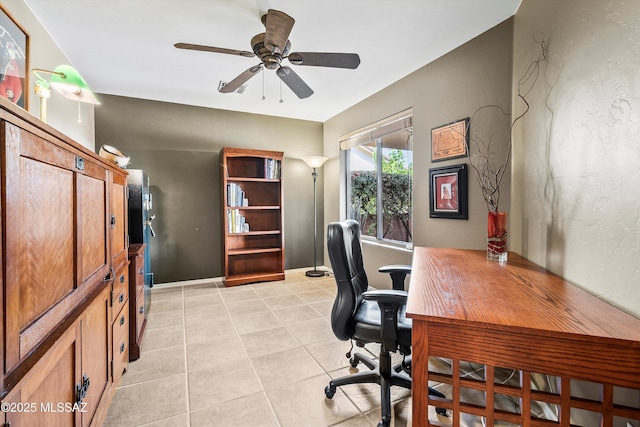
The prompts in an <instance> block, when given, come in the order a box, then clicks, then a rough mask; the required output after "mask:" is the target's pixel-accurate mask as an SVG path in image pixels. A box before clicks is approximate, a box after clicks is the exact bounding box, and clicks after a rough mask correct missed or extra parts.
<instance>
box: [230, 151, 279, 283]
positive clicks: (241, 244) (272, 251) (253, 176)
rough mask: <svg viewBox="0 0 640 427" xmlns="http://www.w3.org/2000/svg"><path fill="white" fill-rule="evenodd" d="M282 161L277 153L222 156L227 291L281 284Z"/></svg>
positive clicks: (266, 152) (238, 153) (245, 153)
mask: <svg viewBox="0 0 640 427" xmlns="http://www.w3.org/2000/svg"><path fill="white" fill-rule="evenodd" d="M282 158H283V153H282V152H279V151H263V150H247V149H240V148H223V149H222V151H221V152H220V162H221V171H222V185H223V187H222V206H223V210H224V211H223V215H222V216H223V231H224V239H223V254H224V260H223V262H224V278H225V285H226V286H235V285H240V284H245V283H251V282H260V281H271V280H283V279H284V233H283V225H284V222H283V209H282V200H283V190H282Z"/></svg>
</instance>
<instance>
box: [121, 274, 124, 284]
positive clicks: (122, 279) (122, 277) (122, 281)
mask: <svg viewBox="0 0 640 427" xmlns="http://www.w3.org/2000/svg"><path fill="white" fill-rule="evenodd" d="M120 283H124V274H123V275H122V276H120Z"/></svg>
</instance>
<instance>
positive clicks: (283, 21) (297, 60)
mask: <svg viewBox="0 0 640 427" xmlns="http://www.w3.org/2000/svg"><path fill="white" fill-rule="evenodd" d="M295 22H296V21H295V20H294V19H293V18H292V17H290V16H289V15H287V14H286V13H284V12H281V11H279V10H275V9H269V10H268V12H267V13H266V14H265V15H263V16H262V23H263V24H264V26H265V27H266V31H265V32H264V33H260V34H257V35H255V36H254V37H253V38H252V39H251V47H252V48H253V52H247V51H241V50H235V49H225V48H221V47H213V46H203V45H197V44H190V43H176V44H175V45H174V46H175V47H177V48H178V49H190V50H201V51H205V52H216V53H225V54H229V55H240V56H245V57H247V58H253V57H254V56H257V57H258V58H260V61H261V63H260V64H257V65H253V66H251V67H249V68H248V69H247V70H245V71H244V72H243V73H242V74H240V75H239V76H238V77H236V78H235V79H233V80H231V81H230V82H229V83H227V84H226V85H225V86H224V87H222V88H220V89H219V90H220V92H222V93H231V92H234V91H235V90H237V89H238V88H239V87H240V86H242V85H243V84H244V83H245V82H247V81H248V80H249V79H250V78H251V77H253V76H255V75H256V74H258V73H259V72H260V71H262V68H263V67H264V68H267V69H269V70H276V74H277V75H278V77H280V79H281V80H282V81H283V82H284V83H285V84H286V85H287V86H288V87H289V89H291V90H292V91H293V92H294V93H295V94H296V95H297V96H298V98H300V99H303V98H308V97H309V96H311V95H312V94H313V90H312V89H311V88H310V87H309V86H308V85H307V84H306V83H305V82H304V81H303V80H302V79H301V78H300V77H299V76H298V75H297V74H296V73H295V72H294V71H293V70H292V69H291V67H288V66H286V65H281V63H282V60H283V59H288V60H289V62H290V63H291V64H294V65H311V66H317V67H333V68H348V69H352V70H353V69H356V68H358V65H360V57H359V56H358V54H356V53H326V52H291V53H289V52H290V51H291V42H290V41H289V34H290V33H291V29H292V28H293V24H294V23H295Z"/></svg>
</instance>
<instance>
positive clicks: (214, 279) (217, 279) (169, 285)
mask: <svg viewBox="0 0 640 427" xmlns="http://www.w3.org/2000/svg"><path fill="white" fill-rule="evenodd" d="M312 268H313V267H304V268H292V269H290V270H286V271H285V274H286V273H301V274H304V273H305V272H307V271H309V269H312ZM318 269H320V270H325V271H326V272H327V274H328V275H333V271H331V269H329V268H327V267H325V266H324V265H320V266H318ZM223 279H224V278H223V277H210V278H207V279H194V280H182V281H179V282H167V283H154V284H153V289H166V288H177V287H181V286H194V285H206V284H208V283H212V282H219V283H220V284H222V281H223Z"/></svg>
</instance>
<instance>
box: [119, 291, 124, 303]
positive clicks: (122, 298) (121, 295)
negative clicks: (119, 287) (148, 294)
mask: <svg viewBox="0 0 640 427" xmlns="http://www.w3.org/2000/svg"><path fill="white" fill-rule="evenodd" d="M119 299H120V303H123V302H124V293H121V294H120V298H119Z"/></svg>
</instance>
